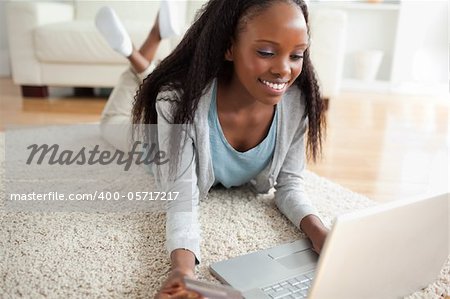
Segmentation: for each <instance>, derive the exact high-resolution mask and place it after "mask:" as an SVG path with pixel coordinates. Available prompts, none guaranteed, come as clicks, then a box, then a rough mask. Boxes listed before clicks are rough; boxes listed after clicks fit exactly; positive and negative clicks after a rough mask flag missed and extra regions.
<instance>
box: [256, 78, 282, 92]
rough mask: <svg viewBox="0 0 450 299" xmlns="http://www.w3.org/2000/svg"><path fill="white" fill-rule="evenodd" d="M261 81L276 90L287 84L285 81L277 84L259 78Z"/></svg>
mask: <svg viewBox="0 0 450 299" xmlns="http://www.w3.org/2000/svg"><path fill="white" fill-rule="evenodd" d="M261 82H262V83H264V84H265V85H267V86H269V87H270V88H272V89H276V90H282V89H283V88H285V87H286V85H287V83H280V84H277V83H272V82H269V81H265V80H261Z"/></svg>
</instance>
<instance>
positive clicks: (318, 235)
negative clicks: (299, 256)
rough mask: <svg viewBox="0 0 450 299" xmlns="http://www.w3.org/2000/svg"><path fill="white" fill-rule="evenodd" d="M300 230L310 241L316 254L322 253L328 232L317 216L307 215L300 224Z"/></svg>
mask: <svg viewBox="0 0 450 299" xmlns="http://www.w3.org/2000/svg"><path fill="white" fill-rule="evenodd" d="M300 228H301V230H302V231H304V232H305V234H306V235H307V236H308V238H309V239H310V240H311V243H312V245H313V249H314V251H315V252H316V253H317V254H320V252H321V251H322V248H323V245H324V244H325V240H326V238H327V236H328V232H329V230H328V229H327V228H326V227H325V226H324V225H323V223H322V221H320V219H319V218H318V217H317V216H314V215H308V216H306V217H305V218H303V219H302V221H301V222H300Z"/></svg>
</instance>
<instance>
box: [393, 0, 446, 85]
mask: <svg viewBox="0 0 450 299" xmlns="http://www.w3.org/2000/svg"><path fill="white" fill-rule="evenodd" d="M448 6H449V4H448V1H443V0H433V1H423V0H421V1H412V0H406V1H403V3H402V10H401V16H400V21H399V36H398V38H397V42H398V44H397V53H396V55H395V57H394V68H393V72H392V80H393V81H394V82H397V83H402V82H416V83H420V82H421V83H437V84H447V83H448V30H449V29H448V28H449V27H448V21H449V20H448V8H449V7H448Z"/></svg>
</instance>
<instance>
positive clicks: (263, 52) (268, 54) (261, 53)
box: [257, 51, 274, 57]
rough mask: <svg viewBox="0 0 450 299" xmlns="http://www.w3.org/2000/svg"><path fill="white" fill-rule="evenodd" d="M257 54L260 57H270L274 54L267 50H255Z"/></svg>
mask: <svg viewBox="0 0 450 299" xmlns="http://www.w3.org/2000/svg"><path fill="white" fill-rule="evenodd" d="M257 52H258V54H259V56H262V57H272V56H273V55H274V54H273V53H272V52H267V51H257Z"/></svg>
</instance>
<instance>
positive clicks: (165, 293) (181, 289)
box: [155, 268, 203, 299]
mask: <svg viewBox="0 0 450 299" xmlns="http://www.w3.org/2000/svg"><path fill="white" fill-rule="evenodd" d="M185 276H188V277H190V278H194V279H195V275H194V272H193V271H192V270H191V269H181V268H174V269H172V270H171V271H170V273H169V276H168V277H167V279H166V281H165V282H164V283H163V284H162V286H161V289H160V290H159V292H158V293H157V294H156V296H155V299H203V296H201V295H199V294H197V293H196V292H193V291H188V290H186V287H185V284H184V280H183V277H185Z"/></svg>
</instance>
